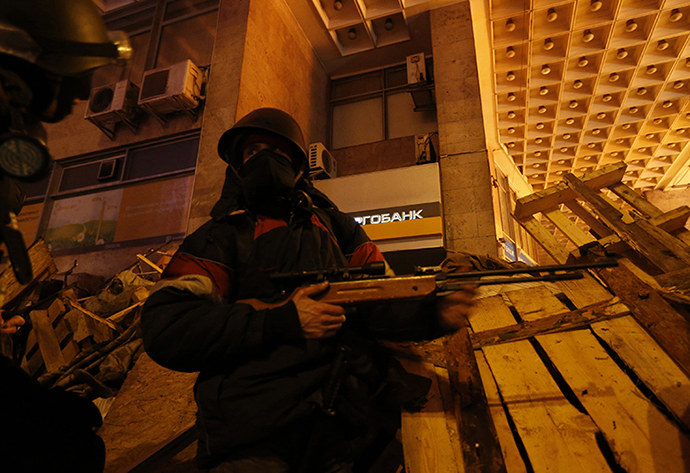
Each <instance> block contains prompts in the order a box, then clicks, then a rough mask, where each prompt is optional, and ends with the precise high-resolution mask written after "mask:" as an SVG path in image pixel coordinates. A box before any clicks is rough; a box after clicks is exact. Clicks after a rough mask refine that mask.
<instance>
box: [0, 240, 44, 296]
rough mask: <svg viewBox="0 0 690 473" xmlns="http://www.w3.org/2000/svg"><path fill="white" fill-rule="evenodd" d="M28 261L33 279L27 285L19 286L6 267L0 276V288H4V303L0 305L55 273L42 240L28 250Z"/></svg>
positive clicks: (10, 270) (11, 271)
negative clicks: (35, 282) (29, 261)
mask: <svg viewBox="0 0 690 473" xmlns="http://www.w3.org/2000/svg"><path fill="white" fill-rule="evenodd" d="M28 254H29V259H30V260H31V268H32V269H33V273H34V277H33V279H32V280H31V282H30V283H29V284H19V281H17V278H16V277H15V276H14V272H13V270H12V268H11V267H7V268H6V269H5V270H4V271H3V272H2V274H0V287H4V288H5V297H4V301H0V304H7V303H8V302H11V301H12V300H13V299H14V298H15V297H17V296H18V295H19V294H21V293H22V291H23V290H24V289H26V288H27V287H29V286H30V285H31V284H32V283H33V282H34V281H38V280H42V279H46V278H48V277H50V276H52V275H53V274H55V273H57V266H55V262H54V261H53V258H52V256H51V255H50V250H48V245H46V243H45V242H44V241H43V240H38V241H36V242H35V243H34V244H33V245H31V247H30V248H29V249H28Z"/></svg>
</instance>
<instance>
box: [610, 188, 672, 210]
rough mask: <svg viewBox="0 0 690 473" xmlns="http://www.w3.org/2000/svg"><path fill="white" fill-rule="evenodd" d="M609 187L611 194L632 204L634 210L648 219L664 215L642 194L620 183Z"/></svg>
mask: <svg viewBox="0 0 690 473" xmlns="http://www.w3.org/2000/svg"><path fill="white" fill-rule="evenodd" d="M607 187H608V188H609V189H610V190H611V192H613V193H614V194H616V195H617V196H618V197H620V198H621V200H623V201H624V202H627V203H628V204H630V206H631V207H632V208H634V209H635V210H637V211H638V212H640V213H641V214H642V215H643V216H645V217H647V218H653V217H659V216H660V215H662V214H663V213H664V212H663V211H662V210H660V209H659V208H658V207H656V206H655V205H654V204H652V203H651V202H649V201H648V200H647V199H645V198H644V197H642V196H641V195H640V194H638V193H637V192H635V191H634V190H632V189H631V188H630V187H628V186H626V185H625V184H623V183H622V182H618V183H616V184H613V185H611V186H607Z"/></svg>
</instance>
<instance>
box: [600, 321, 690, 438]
mask: <svg viewBox="0 0 690 473" xmlns="http://www.w3.org/2000/svg"><path fill="white" fill-rule="evenodd" d="M592 330H594V332H596V334H597V335H598V336H599V337H601V338H602V339H603V340H604V341H606V343H607V344H608V345H609V346H610V347H611V348H613V350H614V351H615V352H616V353H617V354H618V356H620V357H621V359H622V360H623V361H624V362H625V364H626V365H627V366H628V367H630V368H631V369H632V370H633V371H634V372H635V374H636V375H637V376H639V377H640V379H641V380H642V381H643V382H644V383H645V384H646V385H647V386H648V387H649V388H651V389H652V391H653V392H654V394H655V395H656V396H657V397H658V398H659V399H660V400H661V401H662V402H663V403H664V404H665V405H666V407H668V408H669V409H670V410H671V411H672V412H673V413H674V414H675V415H676V417H677V418H678V419H679V420H681V421H683V422H685V424H686V425H690V418H689V417H688V406H690V378H689V377H688V376H687V375H686V374H685V373H683V371H682V370H681V369H680V368H679V367H678V365H676V364H675V363H674V362H673V360H671V358H669V356H668V355H667V354H666V353H665V352H664V350H663V349H662V348H661V347H660V346H659V345H658V344H657V343H656V342H655V341H654V339H653V338H652V337H650V336H649V334H648V333H647V332H645V331H644V329H643V328H642V327H640V324H638V323H637V322H636V321H635V319H634V318H633V317H621V318H620V319H616V320H607V321H605V322H597V323H595V324H592Z"/></svg>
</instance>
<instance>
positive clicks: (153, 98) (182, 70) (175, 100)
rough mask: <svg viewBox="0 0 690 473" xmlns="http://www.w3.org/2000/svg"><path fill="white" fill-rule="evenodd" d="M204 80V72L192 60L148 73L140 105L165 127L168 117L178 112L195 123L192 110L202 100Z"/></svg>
mask: <svg viewBox="0 0 690 473" xmlns="http://www.w3.org/2000/svg"><path fill="white" fill-rule="evenodd" d="M203 78H204V74H203V72H202V71H201V69H199V68H198V67H197V66H196V65H195V64H194V63H193V62H192V61H190V60H186V61H182V62H179V63H177V64H173V65H172V66H167V67H162V68H158V69H153V70H151V71H146V72H145V73H144V79H143V81H142V84H141V93H140V94H139V106H140V107H141V108H143V109H144V110H146V111H147V112H148V113H150V114H151V115H153V116H154V117H156V118H157V119H158V120H159V121H161V122H162V123H163V124H165V123H166V122H167V120H166V118H165V117H166V115H170V114H171V113H175V112H187V113H189V114H190V115H191V116H192V118H193V119H194V120H196V114H195V113H194V112H193V111H194V109H195V108H197V107H198V106H199V103H200V102H201V100H202V97H201V86H202V84H203Z"/></svg>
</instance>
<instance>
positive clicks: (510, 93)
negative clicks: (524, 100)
mask: <svg viewBox="0 0 690 473" xmlns="http://www.w3.org/2000/svg"><path fill="white" fill-rule="evenodd" d="M516 98H517V97H516V96H515V94H514V93H512V92H508V102H512V101H514V100H515V99H516Z"/></svg>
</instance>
